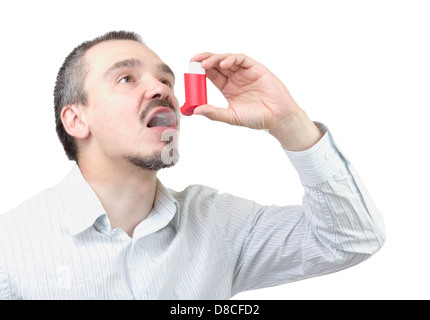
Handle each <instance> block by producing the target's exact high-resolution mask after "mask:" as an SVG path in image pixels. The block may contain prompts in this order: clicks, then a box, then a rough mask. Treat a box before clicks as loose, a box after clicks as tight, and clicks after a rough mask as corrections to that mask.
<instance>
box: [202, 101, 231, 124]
mask: <svg viewBox="0 0 430 320" xmlns="http://www.w3.org/2000/svg"><path fill="white" fill-rule="evenodd" d="M194 114H195V115H202V116H205V117H206V118H209V119H211V120H214V121H221V122H225V123H228V124H234V117H233V115H232V112H231V110H230V109H225V108H217V107H214V106H212V105H210V104H203V105H201V106H198V107H197V108H195V109H194Z"/></svg>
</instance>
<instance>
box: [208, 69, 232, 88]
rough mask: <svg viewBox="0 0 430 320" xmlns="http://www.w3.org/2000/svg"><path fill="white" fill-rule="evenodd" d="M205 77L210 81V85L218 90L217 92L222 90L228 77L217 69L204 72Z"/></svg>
mask: <svg viewBox="0 0 430 320" xmlns="http://www.w3.org/2000/svg"><path fill="white" fill-rule="evenodd" d="M206 77H207V78H208V79H209V80H210V81H212V83H213V84H214V85H215V87H217V88H218V90H222V88H224V86H225V84H226V83H227V81H228V77H227V76H226V75H225V74H224V73H222V72H220V71H218V69H209V70H207V71H206Z"/></svg>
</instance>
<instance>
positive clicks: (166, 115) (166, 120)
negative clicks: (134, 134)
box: [147, 107, 177, 128]
mask: <svg viewBox="0 0 430 320" xmlns="http://www.w3.org/2000/svg"><path fill="white" fill-rule="evenodd" d="M176 122H177V121H176V114H175V112H174V111H173V110H171V109H169V108H165V107H160V108H157V109H156V110H155V112H154V113H152V114H151V115H150V117H149V120H148V124H147V127H148V128H176V125H177V123H176Z"/></svg>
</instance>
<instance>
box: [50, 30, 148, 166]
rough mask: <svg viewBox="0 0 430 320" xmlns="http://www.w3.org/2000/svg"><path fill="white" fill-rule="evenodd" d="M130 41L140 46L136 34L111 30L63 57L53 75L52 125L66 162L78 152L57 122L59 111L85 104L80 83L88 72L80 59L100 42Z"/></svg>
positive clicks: (83, 91) (82, 82)
mask: <svg viewBox="0 0 430 320" xmlns="http://www.w3.org/2000/svg"><path fill="white" fill-rule="evenodd" d="M109 40H133V41H137V42H140V43H142V44H144V42H143V41H142V38H141V36H140V35H139V34H137V33H134V32H129V31H111V32H108V33H106V34H104V35H102V36H99V37H97V38H95V39H93V40H89V41H85V42H83V43H81V44H80V45H79V46H77V47H76V48H75V49H73V51H72V52H71V53H70V54H69V55H68V56H67V57H66V59H65V60H64V63H63V65H62V66H61V68H60V70H59V71H58V74H57V80H56V82H55V88H54V111H55V125H56V130H57V135H58V138H59V139H60V141H61V143H62V144H63V147H64V151H65V152H66V155H67V157H68V158H69V160H75V161H77V160H78V155H77V154H78V149H77V145H76V142H75V139H74V138H73V137H72V136H70V135H69V134H68V133H67V132H66V130H65V128H64V125H63V122H62V121H61V111H62V109H63V108H64V107H65V106H67V105H72V104H77V103H79V104H82V105H86V103H87V93H86V92H85V88H84V82H85V77H86V75H87V73H88V70H87V68H86V66H85V61H84V59H83V57H84V55H85V53H86V52H87V50H88V49H90V48H92V47H94V46H95V45H96V44H99V43H101V42H104V41H109Z"/></svg>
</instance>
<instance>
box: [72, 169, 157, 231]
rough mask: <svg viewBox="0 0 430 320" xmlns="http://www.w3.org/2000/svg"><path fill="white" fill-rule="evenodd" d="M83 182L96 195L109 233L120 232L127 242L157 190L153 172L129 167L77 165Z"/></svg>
mask: <svg viewBox="0 0 430 320" xmlns="http://www.w3.org/2000/svg"><path fill="white" fill-rule="evenodd" d="M79 167H80V170H81V172H82V175H83V176H84V178H85V180H86V181H87V182H88V183H89V184H90V186H91V187H92V188H93V190H94V192H95V193H96V194H97V196H98V198H99V199H100V201H101V203H102V204H103V207H104V209H105V210H106V213H107V216H108V217H109V220H110V223H111V227H112V229H115V228H120V229H122V230H123V231H124V232H126V233H127V234H128V235H129V236H130V237H131V238H132V237H133V232H134V229H135V228H136V226H137V225H138V224H139V223H140V222H141V221H143V220H144V219H145V218H146V217H147V216H148V215H149V213H150V212H151V210H152V206H153V203H154V198H155V191H156V187H157V177H156V171H149V170H143V169H140V168H137V167H136V166H134V165H132V164H130V163H123V164H121V165H118V164H115V165H113V164H109V163H103V164H101V163H97V164H94V163H91V162H83V163H81V162H80V163H79Z"/></svg>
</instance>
